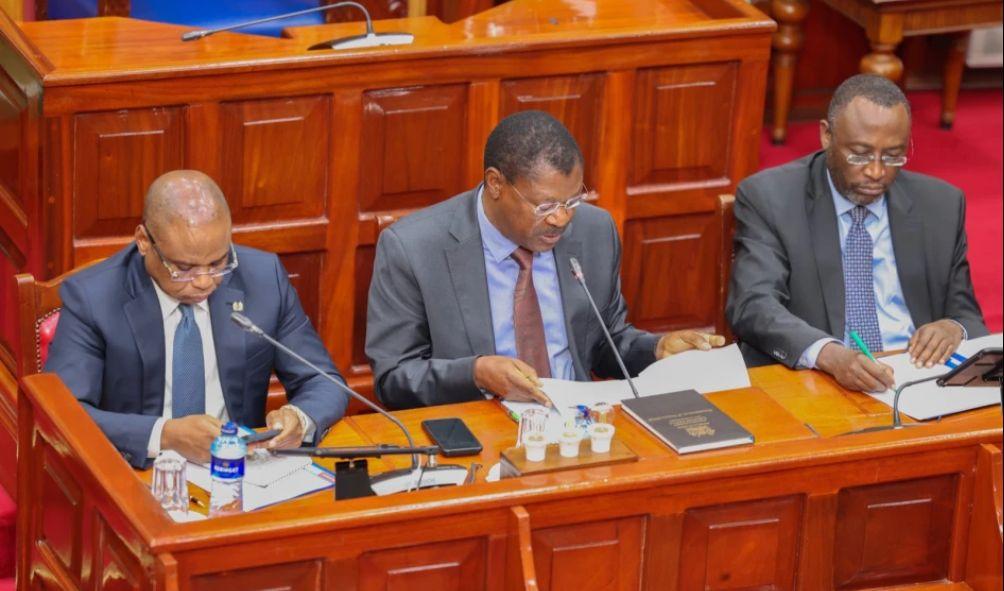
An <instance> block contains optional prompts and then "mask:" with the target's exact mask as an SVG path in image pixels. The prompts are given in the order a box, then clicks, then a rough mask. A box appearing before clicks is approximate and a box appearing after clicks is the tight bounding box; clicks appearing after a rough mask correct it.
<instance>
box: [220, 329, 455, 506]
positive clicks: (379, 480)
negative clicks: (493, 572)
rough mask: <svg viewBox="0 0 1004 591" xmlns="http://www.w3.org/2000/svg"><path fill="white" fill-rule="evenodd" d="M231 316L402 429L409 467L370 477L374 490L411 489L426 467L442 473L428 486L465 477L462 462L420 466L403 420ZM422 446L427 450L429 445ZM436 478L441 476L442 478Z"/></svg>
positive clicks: (284, 346)
mask: <svg viewBox="0 0 1004 591" xmlns="http://www.w3.org/2000/svg"><path fill="white" fill-rule="evenodd" d="M230 319H231V320H232V321H233V322H234V324H236V325H237V326H239V327H241V328H242V329H243V330H245V331H247V332H249V333H251V334H254V335H257V336H259V337H261V338H263V339H265V340H266V341H268V342H269V344H271V345H272V346H273V347H275V348H276V349H279V350H280V351H282V352H283V353H285V354H287V355H289V356H290V357H292V358H293V359H296V360H297V361H299V362H300V363H303V364H304V365H306V366H307V367H309V368H310V369H312V370H314V373H315V374H316V375H319V376H321V377H323V378H324V379H326V380H328V381H329V382H331V383H332V384H335V385H336V386H338V387H339V388H340V389H342V390H343V391H344V392H346V393H347V394H348V395H349V396H351V397H352V398H354V399H356V400H358V401H359V402H361V403H363V404H365V405H366V406H367V407H369V408H370V409H372V410H373V411H374V412H376V413H379V414H380V415H383V416H384V417H385V418H386V419H387V420H389V421H390V422H392V423H394V424H395V425H396V426H397V428H398V429H400V430H401V432H402V433H404V438H405V439H406V440H407V441H408V447H409V448H410V450H409V451H411V468H406V469H402V470H391V471H390V472H385V473H383V474H379V475H377V476H374V477H372V478H371V479H370V481H371V482H372V485H373V490H375V491H376V492H377V494H391V493H394V492H402V491H405V490H412V488H413V486H412V482H413V481H414V480H415V478H414V477H415V475H416V474H417V475H419V476H420V475H421V474H422V473H423V472H425V471H428V470H430V469H433V470H439V471H442V472H443V474H442V475H441V476H443V478H439V479H438V480H437V481H436V482H434V483H432V484H430V485H429V486H441V485H443V484H451V483H453V482H452V481H453V480H456V482H455V484H459V483H460V482H463V479H464V477H465V476H466V475H467V471H466V470H465V469H464V468H462V467H461V466H450V465H443V466H436V467H435V468H428V467H427V468H421V467H420V465H419V461H418V453H417V452H418V449H419V448H417V447H416V446H415V440H414V439H412V437H411V433H410V432H409V431H408V428H407V427H405V426H404V423H402V422H401V421H400V420H398V418H397V417H395V416H394V415H392V414H390V413H389V412H387V411H386V410H384V409H382V408H380V407H379V406H377V405H376V404H374V403H373V402H371V401H370V400H369V399H368V398H366V397H365V396H363V395H362V394H359V393H358V392H356V391H355V390H353V389H352V388H349V387H348V385H346V384H345V383H343V382H341V381H339V380H337V379H335V378H334V377H333V376H332V375H330V374H329V373H328V372H326V371H324V370H323V369H321V368H319V367H317V365H315V364H313V363H311V362H310V361H309V360H307V359H306V358H305V357H303V356H302V355H300V354H299V353H297V352H296V351H294V350H292V349H290V348H289V347H287V346H286V345H284V344H282V343H280V342H279V341H277V340H276V339H274V338H272V336H271V335H269V334H268V333H266V332H265V331H264V330H262V329H261V327H259V326H258V325H257V324H255V323H254V322H253V321H252V320H251V319H250V318H248V317H247V316H245V315H244V314H241V313H240V312H237V311H233V312H231V313H230ZM425 449H426V450H428V448H425ZM455 472H459V474H456V473H455ZM439 480H441V482H440V481H439ZM336 484H337V483H336Z"/></svg>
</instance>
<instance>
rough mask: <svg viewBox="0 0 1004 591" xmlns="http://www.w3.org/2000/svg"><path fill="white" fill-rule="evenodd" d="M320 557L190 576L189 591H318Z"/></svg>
mask: <svg viewBox="0 0 1004 591" xmlns="http://www.w3.org/2000/svg"><path fill="white" fill-rule="evenodd" d="M322 570H323V569H322V563H321V561H320V560H304V561H301V562H288V563H284V564H270V565H262V566H256V567H254V568H245V569H240V570H234V571H227V572H222V573H211V574H207V575H199V576H196V577H192V591H221V590H222V589H241V590H242V591H320V590H321V589H322V586H321V580H322V579H321V577H322Z"/></svg>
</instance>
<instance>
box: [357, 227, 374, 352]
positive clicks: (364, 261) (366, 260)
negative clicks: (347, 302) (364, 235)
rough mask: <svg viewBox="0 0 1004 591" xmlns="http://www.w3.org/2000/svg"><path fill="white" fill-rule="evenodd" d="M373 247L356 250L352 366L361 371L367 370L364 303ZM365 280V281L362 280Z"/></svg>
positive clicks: (370, 270)
mask: <svg viewBox="0 0 1004 591" xmlns="http://www.w3.org/2000/svg"><path fill="white" fill-rule="evenodd" d="M375 259H376V247H375V246H360V247H359V248H358V249H356V282H355V286H354V287H355V299H354V301H355V313H354V314H353V316H352V366H353V367H357V368H358V369H359V370H361V371H367V370H368V369H369V366H368V364H369V359H367V357H366V350H365V349H366V310H367V305H366V302H367V300H368V298H369V292H370V279H371V278H372V277H373V262H374V260H375ZM364 279H365V280H364Z"/></svg>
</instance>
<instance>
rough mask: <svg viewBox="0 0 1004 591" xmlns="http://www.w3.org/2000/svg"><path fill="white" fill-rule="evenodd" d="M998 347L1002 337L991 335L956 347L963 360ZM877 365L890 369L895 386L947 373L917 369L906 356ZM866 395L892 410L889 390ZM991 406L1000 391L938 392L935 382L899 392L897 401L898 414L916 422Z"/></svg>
mask: <svg viewBox="0 0 1004 591" xmlns="http://www.w3.org/2000/svg"><path fill="white" fill-rule="evenodd" d="M1002 344H1004V337H1002V335H1001V334H1000V333H998V334H992V335H989V336H985V337H980V338H978V339H971V340H968V341H964V342H963V343H962V344H961V345H959V350H958V353H959V354H960V355H962V356H964V357H969V356H970V355H972V354H974V353H976V352H977V351H980V350H981V349H986V348H987V347H1001V346H1002ZM879 361H881V362H882V363H885V364H888V365H889V366H890V367H892V369H893V371H894V372H895V378H896V384H897V385H899V384H903V383H906V382H909V381H912V380H920V379H923V378H927V377H932V376H939V375H941V374H944V373H948V371H950V368H949V367H948V366H945V365H936V366H934V367H931V368H920V369H918V368H916V367H914V365H913V364H912V363H910V355H909V354H908V353H900V354H899V355H890V356H889V357H883V358H881V359H879ZM867 394H869V395H870V396H872V397H873V398H875V399H876V400H878V401H880V402H883V403H885V404H887V405H888V406H889V407H892V403H893V398H894V395H893V391H892V390H889V391H886V392H882V393H878V394H876V393H872V392H868V393H867ZM992 404H1000V389H999V388H997V387H976V388H964V387H960V386H951V387H947V388H942V387H940V386H938V384H937V382H936V381H930V382H925V383H923V384H917V385H916V386H910V387H909V388H907V389H905V390H903V393H902V394H901V395H900V397H899V409H900V412H902V413H903V414H906V415H908V416H910V417H912V418H914V419H916V420H918V421H925V420H928V419H933V418H936V417H940V416H944V415H950V414H954V413H957V412H962V411H966V410H972V409H974V408H980V407H982V406H990V405H992Z"/></svg>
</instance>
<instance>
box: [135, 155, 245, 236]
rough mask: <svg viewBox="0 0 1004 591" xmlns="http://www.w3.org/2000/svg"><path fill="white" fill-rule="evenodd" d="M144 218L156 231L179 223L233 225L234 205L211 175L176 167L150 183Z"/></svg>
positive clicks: (144, 204)
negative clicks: (232, 206)
mask: <svg viewBox="0 0 1004 591" xmlns="http://www.w3.org/2000/svg"><path fill="white" fill-rule="evenodd" d="M143 220H144V221H145V222H146V225H147V227H148V228H150V230H151V231H152V232H153V233H154V234H155V235H156V234H162V233H164V232H165V231H167V229H168V228H170V227H172V226H176V225H180V226H182V227H184V228H186V229H189V230H191V229H194V228H196V227H200V226H204V225H206V224H212V223H216V222H225V223H226V224H227V225H228V226H229V225H230V208H229V206H227V200H226V199H225V198H224V197H223V191H221V190H220V188H219V187H218V186H217V185H216V183H215V182H213V179H211V178H209V176H208V175H206V174H205V173H202V172H199V171H197V170H174V171H171V172H168V173H164V174H162V175H161V176H159V177H158V178H157V179H156V180H155V181H153V183H152V184H151V185H150V188H149V189H148V190H147V192H146V199H145V200H144V202H143Z"/></svg>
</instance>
